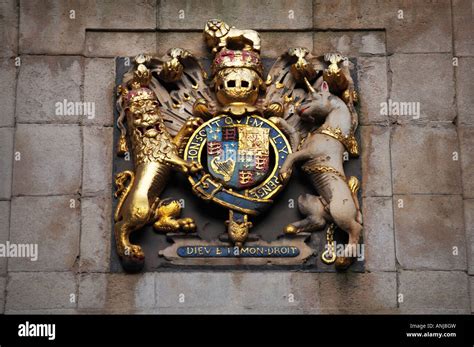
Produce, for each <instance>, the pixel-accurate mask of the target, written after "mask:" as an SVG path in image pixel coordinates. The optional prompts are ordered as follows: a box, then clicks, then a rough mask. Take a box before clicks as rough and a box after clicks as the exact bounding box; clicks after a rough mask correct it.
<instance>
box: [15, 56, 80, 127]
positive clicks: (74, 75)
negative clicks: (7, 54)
mask: <svg viewBox="0 0 474 347" xmlns="http://www.w3.org/2000/svg"><path fill="white" fill-rule="evenodd" d="M82 70H83V69H82V59H81V58H79V57H72V56H61V57H57V56H56V57H55V56H26V57H22V61H21V67H20V73H19V75H18V90H17V99H16V100H17V102H16V117H17V121H18V122H20V123H51V122H56V123H77V122H78V120H79V119H80V117H82V116H81V114H82V111H83V110H81V109H79V108H77V109H76V107H75V106H76V105H78V104H77V103H81V102H82V98H81V84H82V73H83V71H82ZM65 100H66V102H65ZM73 103H75V104H73ZM64 104H66V107H64ZM70 105H71V106H72V105H74V107H71V106H70Z"/></svg>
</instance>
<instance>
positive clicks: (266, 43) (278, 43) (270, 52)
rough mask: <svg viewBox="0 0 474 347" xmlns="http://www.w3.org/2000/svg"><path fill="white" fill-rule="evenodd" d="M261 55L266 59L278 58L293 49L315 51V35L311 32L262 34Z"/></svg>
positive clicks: (265, 32)
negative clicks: (299, 48) (301, 48)
mask: <svg viewBox="0 0 474 347" xmlns="http://www.w3.org/2000/svg"><path fill="white" fill-rule="evenodd" d="M260 38H261V40H262V51H261V55H262V57H264V58H278V57H280V56H281V55H282V54H284V53H286V52H287V51H288V49H289V48H292V47H305V48H307V49H308V50H309V51H310V52H312V51H313V35H312V33H310V32H268V31H264V32H261V33H260Z"/></svg>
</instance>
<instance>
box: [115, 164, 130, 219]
mask: <svg viewBox="0 0 474 347" xmlns="http://www.w3.org/2000/svg"><path fill="white" fill-rule="evenodd" d="M127 181H129V183H128V184H127V185H126V184H125V183H126V182H127ZM134 181H135V174H134V173H133V172H132V171H129V170H126V171H122V172H119V173H118V174H117V175H115V185H116V186H117V190H116V191H115V194H114V196H115V197H116V198H118V199H119V201H118V204H117V208H116V209H115V214H114V221H115V222H118V220H119V217H120V210H121V209H122V206H123V203H124V201H125V199H126V198H127V196H128V193H130V190H131V189H132V186H133V182H134Z"/></svg>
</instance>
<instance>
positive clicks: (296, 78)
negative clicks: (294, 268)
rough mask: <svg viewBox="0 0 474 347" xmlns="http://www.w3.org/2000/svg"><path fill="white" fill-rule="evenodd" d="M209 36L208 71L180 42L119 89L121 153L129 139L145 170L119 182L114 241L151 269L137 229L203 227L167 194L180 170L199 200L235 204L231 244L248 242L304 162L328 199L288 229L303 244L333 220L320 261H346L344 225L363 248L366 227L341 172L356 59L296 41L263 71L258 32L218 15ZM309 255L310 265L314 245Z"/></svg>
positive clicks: (351, 148) (312, 201) (311, 199)
mask: <svg viewBox="0 0 474 347" xmlns="http://www.w3.org/2000/svg"><path fill="white" fill-rule="evenodd" d="M204 40H205V42H206V44H207V46H208V47H209V49H210V51H211V53H212V54H213V58H212V64H211V68H210V74H209V76H208V75H207V73H206V72H205V71H204V68H203V67H202V65H201V63H200V61H199V59H197V58H196V57H195V56H194V55H193V54H192V53H191V52H189V51H187V50H184V49H181V48H172V49H170V50H169V51H168V53H167V54H166V55H165V56H163V57H151V56H145V55H139V56H137V57H136V58H135V61H134V62H135V64H134V66H133V67H132V68H131V69H130V71H129V72H128V73H127V74H126V75H125V77H124V81H123V83H122V84H121V86H119V87H118V88H117V91H118V101H117V105H118V109H119V111H120V116H119V118H118V122H117V125H118V127H119V129H120V131H121V136H120V138H119V139H118V143H117V154H118V155H122V156H123V155H127V154H128V153H129V149H128V143H127V134H128V142H129V144H131V148H132V151H131V153H132V158H133V162H134V166H135V169H134V170H133V171H130V170H128V171H124V172H121V173H119V174H118V175H117V176H116V181H115V183H116V186H117V191H116V197H117V199H118V204H117V209H116V211H115V238H116V245H117V252H118V254H119V256H120V257H121V259H122V262H123V264H124V266H125V267H128V268H129V269H132V270H133V269H138V268H140V267H141V266H143V261H144V254H143V251H142V250H141V248H140V247H139V246H138V245H133V244H131V243H130V240H129V235H130V233H132V232H133V231H135V230H138V229H140V228H142V227H143V226H145V225H147V224H152V225H153V226H154V228H155V229H156V230H158V231H161V232H165V233H173V234H174V233H176V232H178V231H185V232H190V231H194V230H195V228H196V225H195V223H194V221H193V220H192V219H190V218H180V217H179V214H180V211H181V206H180V204H179V203H178V202H177V201H176V200H170V199H162V198H161V197H160V194H161V192H162V191H163V188H164V187H165V184H166V181H167V178H168V176H169V175H170V174H171V171H172V169H175V171H178V172H180V173H182V174H184V175H186V176H187V178H188V181H189V182H190V187H189V189H191V190H192V191H193V192H194V194H195V195H196V196H197V197H198V198H200V199H203V200H204V201H207V202H209V203H214V204H217V205H220V206H222V207H225V208H226V209H228V210H229V218H228V220H227V221H226V222H225V224H226V226H227V237H226V238H225V237H224V238H222V240H224V239H225V242H228V243H229V244H230V245H235V246H237V247H240V248H242V247H244V245H245V244H246V243H247V242H248V241H249V238H251V234H250V230H251V228H252V226H253V223H252V221H251V220H250V219H251V217H253V216H258V215H260V214H262V213H263V212H264V211H266V210H267V209H268V208H270V207H271V206H272V203H273V199H275V198H276V196H277V194H278V193H279V192H281V190H283V189H284V187H285V185H286V183H287V182H288V181H289V180H290V178H291V175H292V168H293V166H294V164H295V163H296V162H300V161H301V162H304V164H303V165H302V170H303V172H305V173H306V174H307V175H309V177H310V179H311V182H312V184H313V186H314V188H315V189H316V190H317V192H318V193H319V194H320V196H315V195H312V194H306V195H304V196H302V197H300V198H299V208H300V211H301V212H302V213H303V214H305V215H306V218H305V219H303V220H301V221H298V222H294V223H291V224H289V225H287V226H286V227H284V228H283V232H284V234H285V235H295V236H292V237H295V240H296V238H298V240H299V241H298V242H299V243H298V244H300V243H301V242H302V241H301V240H305V239H306V238H307V236H303V234H305V233H308V232H313V231H317V230H321V229H323V228H324V227H325V226H328V229H327V232H326V235H327V237H326V238H327V243H328V245H327V250H326V252H325V253H322V260H323V262H324V263H326V264H330V263H333V262H335V264H336V267H337V268H339V269H343V268H346V267H347V266H349V265H350V263H351V261H352V259H351V258H349V257H338V258H334V257H335V250H334V247H335V244H334V238H333V236H334V233H335V230H336V229H338V228H339V229H342V230H344V231H346V232H347V233H348V234H349V244H351V245H353V244H356V243H358V242H359V235H360V231H361V229H362V219H361V214H360V208H359V204H358V200H357V190H358V189H359V182H358V180H357V178H355V177H353V176H351V177H349V178H347V179H346V175H345V173H344V168H343V155H344V152H345V151H347V152H348V153H349V154H351V156H353V157H356V156H358V155H359V147H358V144H357V140H356V138H355V131H356V128H357V113H356V111H355V108H354V103H355V102H357V99H358V95H357V92H356V91H355V88H354V83H353V81H352V78H351V77H350V73H349V70H350V68H351V63H350V61H349V60H348V59H347V58H346V57H344V56H342V55H341V54H339V53H328V54H326V55H324V56H322V57H317V56H313V55H312V54H311V53H310V52H309V50H307V49H305V48H301V47H296V48H290V49H289V50H288V51H287V52H286V53H285V54H283V55H282V56H281V57H280V58H278V59H277V60H276V62H275V63H274V65H273V67H272V68H271V70H270V72H269V73H268V75H267V76H266V77H265V76H264V72H263V71H264V69H263V64H262V59H261V57H260V50H261V40H260V36H259V34H258V33H257V32H256V31H254V30H244V29H238V28H235V27H232V26H230V25H228V24H227V23H225V22H223V21H221V20H218V19H212V20H209V21H208V22H207V23H206V25H205V28H204ZM125 121H126V124H127V126H125ZM321 121H322V123H323V125H322V126H320V127H316V124H319V123H321ZM301 139H304V140H301ZM296 234H300V235H301V236H296ZM168 235H171V234H168ZM307 235H310V234H309V233H308V234H307ZM170 237H171V236H170ZM256 237H257V236H254V237H253V238H252V240H255V238H256ZM288 237H290V236H288ZM308 237H309V236H308ZM257 238H258V237H257ZM221 242H224V241H221ZM218 244H219V247H220V245H221V244H220V243H218ZM176 251H177V252H178V251H179V249H177V250H176ZM214 251H215V252H217V251H218V250H214ZM179 252H181V251H179ZM262 252H263V250H262ZM165 253H166V254H168V256H169V252H165ZM292 254H294V255H295V256H296V254H297V252H296V251H294V252H293V253H292ZM304 254H305V256H304V257H302V258H301V259H304V260H306V259H307V258H308V257H309V256H310V254H311V252H308V251H307V250H305V252H304ZM216 255H218V254H217V253H216ZM171 258H173V257H171ZM173 259H174V258H173ZM298 259H300V258H298Z"/></svg>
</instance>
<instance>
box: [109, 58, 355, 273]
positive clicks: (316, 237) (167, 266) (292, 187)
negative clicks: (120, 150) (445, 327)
mask: <svg viewBox="0 0 474 347" xmlns="http://www.w3.org/2000/svg"><path fill="white" fill-rule="evenodd" d="M126 60H129V61H130V62H131V61H133V59H131V58H123V57H120V58H117V59H116V77H115V83H116V85H118V84H120V83H121V82H122V78H123V75H124V74H125V72H126V71H127V70H128V69H129V66H126V65H125V62H126ZM201 61H202V63H203V65H204V67H205V69H206V70H207V72H208V73H209V70H210V69H209V68H210V60H209V59H206V58H203V59H201ZM262 61H263V65H264V75H265V76H266V72H267V71H269V69H270V67H271V66H272V65H273V63H274V61H275V59H265V58H264V59H262ZM351 61H352V62H353V63H354V66H357V65H356V64H355V63H356V61H355V60H352V59H351ZM352 77H353V79H354V83H355V85H356V89H357V85H358V81H357V74H356V71H355V70H353V71H352ZM115 101H116V100H115V96H114V100H113V102H114V105H115ZM117 118H118V112H117V110H116V109H115V107H114V122H115V121H116V120H117ZM114 124H115V123H114ZM119 137H120V132H119V130H118V128H117V127H116V126H114V148H115V146H116V144H117V142H118V139H119ZM359 137H360V132H359V131H357V132H356V138H357V140H358V141H359V143H360V138H359ZM344 168H345V172H346V174H347V176H356V177H358V178H359V180H360V179H361V160H360V158H358V159H351V160H350V161H348V162H346V163H345V166H344ZM123 170H133V162H132V159H130V161H126V160H125V159H124V158H121V157H118V156H116V155H114V161H113V172H112V177H111V179H112V180H113V177H114V176H115V174H116V173H118V172H121V171H123ZM305 193H314V191H313V188H312V186H311V184H310V182H309V180H308V179H307V177H306V175H305V174H304V173H303V172H301V170H300V169H298V168H295V170H294V172H293V175H292V178H291V180H290V182H289V183H288V185H287V186H286V187H285V189H284V190H283V191H282V192H281V193H280V194H278V195H277V196H276V197H275V198H274V203H273V206H272V207H271V208H270V209H269V210H268V211H267V212H266V213H264V214H262V215H261V216H259V217H257V218H252V219H251V220H252V222H253V225H254V226H253V228H252V229H251V230H250V234H249V236H251V235H259V236H260V240H261V241H262V243H266V242H272V241H276V240H277V239H278V237H279V236H280V237H281V235H282V234H283V227H284V226H285V225H286V224H288V223H290V222H293V221H296V220H299V219H301V215H300V213H299V211H298V207H297V205H298V204H297V200H298V197H299V196H300V195H302V194H305ZM111 194H113V192H111ZM161 197H163V198H167V197H172V198H174V199H178V200H181V199H182V200H183V201H184V208H183V210H182V214H181V215H182V216H185V217H191V218H193V219H194V220H195V222H196V225H197V233H196V235H197V236H198V237H200V238H201V239H202V240H204V241H209V242H211V241H215V240H219V236H221V235H222V234H226V227H225V225H224V221H225V220H227V219H228V210H226V209H224V208H222V207H220V206H218V205H216V204H213V203H206V202H205V201H203V200H201V199H200V198H199V197H197V196H195V195H194V194H193V193H192V190H191V185H190V183H189V182H188V180H187V178H186V177H185V176H183V175H181V174H179V173H175V174H173V175H172V176H171V178H170V180H169V182H168V184H167V185H166V188H165V190H164V191H163V193H162V194H161ZM360 197H361V190H359V201H361V199H360ZM291 201H293V207H290V206H291V204H290V203H291ZM116 205H117V199H115V198H113V204H112V207H113V211H115V208H116ZM111 218H112V225H113V216H111ZM113 235H114V233H113V228H112V230H111V243H112V247H111V269H110V270H111V272H124V270H123V269H122V266H121V264H120V260H119V258H118V255H117V253H116V251H115V240H114V236H113ZM177 238H179V236H178V237H177ZM334 238H335V241H336V242H337V243H346V241H347V235H346V233H345V232H343V231H340V230H336V232H335V236H334ZM131 240H132V242H133V243H137V244H139V245H140V246H141V247H142V248H143V250H144V252H145V256H146V260H145V266H144V269H143V271H145V272H150V271H179V270H186V271H192V270H196V271H198V270H211V269H212V270H216V271H222V270H258V271H261V270H273V271H274V270H291V271H298V270H299V271H309V272H335V271H336V270H335V269H334V265H326V264H324V263H323V262H322V261H321V252H322V251H323V250H324V245H325V240H326V232H325V230H321V231H318V232H314V233H311V234H310V235H308V239H307V241H306V244H307V245H308V246H309V247H311V248H312V249H313V250H314V254H313V255H311V256H309V258H308V259H306V261H304V262H303V263H302V264H299V265H294V264H293V265H283V264H281V263H280V264H278V262H275V263H269V264H267V263H264V262H263V263H261V264H260V263H259V264H256V265H242V264H239V261H235V264H229V263H228V262H227V263H224V264H219V261H218V259H217V258H205V259H206V261H205V262H198V264H196V263H195V262H193V261H188V262H187V261H183V262H181V263H180V264H175V263H171V262H170V261H169V260H167V259H165V257H163V256H160V255H159V252H160V251H162V250H164V249H166V248H168V247H170V246H172V245H173V241H172V240H171V238H170V237H167V235H165V234H160V233H157V232H155V231H154V230H153V227H152V226H151V225H150V226H146V227H144V228H143V229H142V230H140V231H137V232H135V233H132V235H131ZM361 242H363V240H361ZM191 244H192V242H191ZM183 259H184V258H183ZM186 259H191V260H193V259H194V260H195V258H186ZM221 259H222V258H221ZM234 259H238V258H234ZM265 259H266V260H267V261H270V262H271V260H272V259H275V258H265ZM348 271H352V272H363V271H364V261H363V260H362V261H359V260H358V261H356V262H355V263H354V264H353V265H352V266H351V267H350V268H349V270H348Z"/></svg>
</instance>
